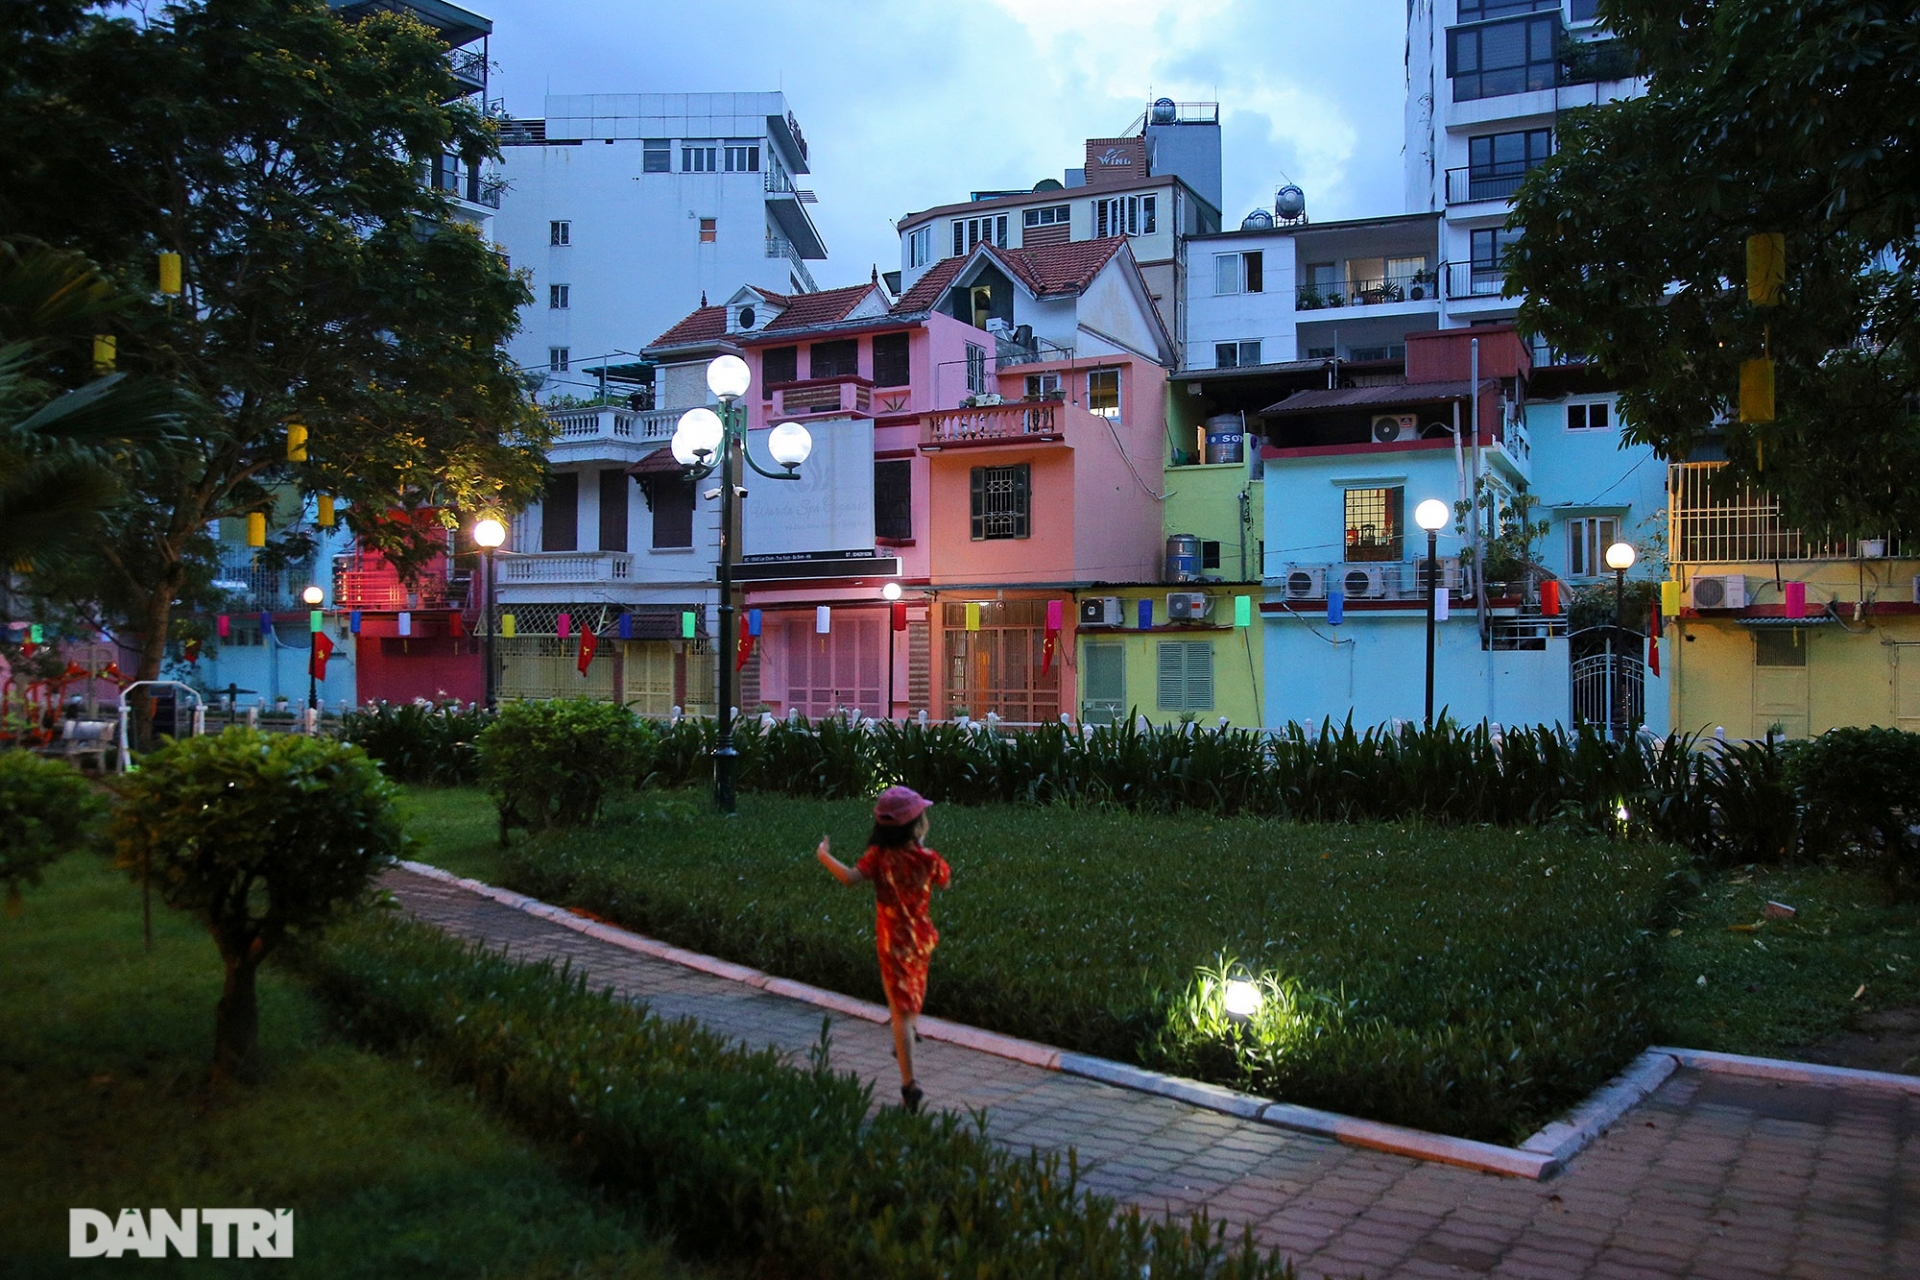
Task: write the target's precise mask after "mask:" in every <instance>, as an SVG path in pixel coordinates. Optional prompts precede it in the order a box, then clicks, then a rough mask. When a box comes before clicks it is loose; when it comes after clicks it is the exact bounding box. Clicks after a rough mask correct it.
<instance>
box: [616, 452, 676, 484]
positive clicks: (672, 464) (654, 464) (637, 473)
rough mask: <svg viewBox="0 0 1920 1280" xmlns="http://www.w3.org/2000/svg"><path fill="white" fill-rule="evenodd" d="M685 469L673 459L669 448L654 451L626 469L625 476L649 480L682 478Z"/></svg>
mask: <svg viewBox="0 0 1920 1280" xmlns="http://www.w3.org/2000/svg"><path fill="white" fill-rule="evenodd" d="M686 473H687V469H686V468H685V467H683V466H681V465H680V464H679V462H678V461H676V460H675V459H674V456H673V449H672V447H671V446H662V447H661V448H658V449H655V450H654V451H653V452H652V453H650V454H648V455H647V456H646V457H644V458H642V459H640V461H638V462H636V463H634V464H633V465H632V466H630V467H628V468H627V474H628V475H630V476H633V477H635V478H636V479H650V478H653V477H656V476H684V475H686Z"/></svg>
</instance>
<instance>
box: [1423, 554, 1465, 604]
mask: <svg viewBox="0 0 1920 1280" xmlns="http://www.w3.org/2000/svg"><path fill="white" fill-rule="evenodd" d="M1439 569H1440V575H1439V576H1440V585H1441V586H1443V587H1445V588H1446V589H1447V590H1449V591H1454V592H1458V591H1459V590H1461V582H1460V557H1458V556H1442V557H1441V558H1440V564H1439ZM1426 591H1427V558H1426V557H1425V556H1422V557H1420V558H1419V559H1418V560H1415V561H1414V562H1413V594H1414V595H1416V596H1424V595H1425V594H1426Z"/></svg>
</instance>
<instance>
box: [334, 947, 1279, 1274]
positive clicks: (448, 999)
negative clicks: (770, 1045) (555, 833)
mask: <svg viewBox="0 0 1920 1280" xmlns="http://www.w3.org/2000/svg"><path fill="white" fill-rule="evenodd" d="M311 967H312V971H313V973H314V975H315V979H316V982H317V985H318V989H319V990H320V991H321V992H322V994H323V995H324V996H325V998H326V999H327V1000H328V1001H329V1003H331V1004H333V1005H334V1007H335V1008H336V1009H337V1010H338V1011H339V1013H340V1015H341V1017H342V1018H343V1019H344V1020H345V1021H346V1023H347V1025H348V1026H349V1027H350V1029H351V1030H352V1031H353V1032H354V1033H355V1034H357V1035H359V1036H360V1037H362V1038H364V1039H367V1040H368V1041H370V1042H372V1043H375V1044H377V1045H380V1046H382V1047H385V1048H391V1049H395V1050H403V1051H404V1052H405V1053H407V1054H408V1055H410V1056H412V1057H415V1058H417V1059H420V1060H422V1061H425V1062H428V1063H430V1064H431V1065H432V1067H433V1069H434V1071H435V1072H436V1073H439V1074H443V1075H445V1076H447V1077H449V1078H451V1079H454V1080H458V1081H460V1082H462V1083H466V1084H470V1085H472V1086H473V1087H474V1088H475V1089H476V1090H477V1091H478V1092H479V1093H480V1095H481V1096H482V1097H484V1098H486V1099H488V1100H489V1101H491V1102H492V1103H493V1104H494V1105H495V1106H496V1107H497V1108H498V1109H500V1110H501V1111H504V1112H505V1113H506V1114H508V1115H510V1116H512V1117H513V1118H514V1119H516V1120H518V1121H519V1122H521V1123H522V1124H523V1125H525V1126H527V1127H528V1128H530V1129H532V1130H534V1131H537V1132H543V1133H554V1134H569V1135H572V1136H573V1143H574V1147H575V1149H576V1150H577V1151H579V1152H580V1153H581V1155H582V1156H583V1157H584V1158H585V1159H587V1160H588V1161H589V1162H590V1163H591V1165H592V1167H593V1169H594V1173H595V1177H596V1178H597V1179H598V1180H600V1181H602V1182H604V1183H606V1184H607V1185H609V1186H611V1187H614V1188H617V1189H618V1190H619V1191H621V1192H624V1193H626V1194H629V1195H631V1196H633V1197H636V1198H637V1199H638V1200H639V1201H640V1202H641V1203H642V1204H644V1205H645V1206H646V1207H647V1208H648V1209H650V1210H652V1211H654V1213H655V1214H656V1215H657V1216H658V1219H659V1220H661V1221H664V1222H671V1223H672V1224H674V1226H675V1229H676V1233H677V1234H676V1239H677V1240H678V1241H679V1243H680V1244H681V1245H683V1246H684V1247H687V1248H690V1249H693V1250H696V1251H699V1252H702V1253H709V1254H719V1255H731V1256H733V1257H736V1258H741V1259H745V1260H747V1261H748V1262H750V1263H753V1264H757V1265H758V1266H760V1267H763V1268H766V1269H767V1270H768V1271H770V1272H772V1273H776V1274H780V1273H786V1272H787V1271H789V1270H793V1271H795V1272H796V1273H804V1274H815V1275H886V1276H929V1277H931V1276H950V1275H951V1276H957V1275H965V1276H982V1277H995V1276H1010V1275H1015V1274H1019V1275H1029V1274H1043V1275H1050V1276H1082V1275H1085V1276H1114V1275H1128V1276H1135V1275H1145V1274H1147V1272H1148V1270H1149V1269H1150V1270H1151V1272H1152V1274H1153V1275H1154V1276H1155V1277H1156V1278H1157V1280H1158V1278H1163V1277H1195V1278H1198V1277H1203V1276H1204V1277H1218V1278H1220V1280H1233V1278H1236V1277H1248V1278H1252V1277H1265V1276H1275V1277H1278V1276H1288V1275H1291V1269H1290V1268H1289V1267H1287V1266H1285V1265H1284V1264H1283V1263H1281V1262H1279V1261H1278V1260H1277V1259H1274V1258H1272V1257H1271V1256H1263V1255H1261V1254H1260V1253H1259V1252H1258V1251H1257V1250H1256V1249H1255V1248H1254V1246H1253V1244H1252V1239H1251V1236H1250V1235H1249V1236H1247V1237H1245V1238H1244V1239H1243V1240H1242V1242H1241V1243H1240V1244H1239V1245H1238V1246H1237V1247H1234V1246H1230V1245H1229V1244H1228V1243H1227V1241H1226V1238H1225V1229H1224V1227H1223V1226H1220V1225H1217V1224H1212V1223H1209V1222H1208V1220H1207V1218H1206V1217H1205V1215H1204V1214H1196V1215H1193V1216H1192V1217H1191V1218H1186V1219H1176V1218H1172V1217H1169V1218H1167V1219H1165V1220H1161V1221H1151V1220H1146V1219H1143V1218H1142V1217H1141V1216H1140V1214H1139V1212H1138V1210H1134V1209H1127V1210H1124V1211H1118V1212H1117V1211H1116V1208H1117V1207H1116V1206H1115V1205H1114V1203H1113V1202H1112V1201H1110V1200H1106V1199H1103V1198H1101V1197H1098V1196H1093V1195H1090V1194H1087V1193H1085V1192H1083V1191H1082V1190H1081V1189H1080V1188H1079V1186H1078V1179H1077V1173H1076V1170H1075V1168H1074V1166H1073V1164H1072V1163H1071V1162H1068V1163H1067V1164H1066V1166H1065V1167H1064V1168H1063V1167H1062V1162H1061V1160H1060V1158H1059V1157H1058V1156H1053V1155H1042V1154H1038V1153H1034V1154H1029V1155H1027V1156H1018V1155H1014V1154H1012V1153H1010V1152H1008V1151H1006V1150H1004V1149H1002V1148H1000V1147H998V1146H995V1145H994V1144H992V1143H990V1142H989V1141H987V1138H986V1135H985V1133H984V1132H982V1131H981V1130H980V1129H979V1128H978V1127H977V1125H973V1124H968V1123H966V1122H963V1121H962V1120H960V1119H959V1118H958V1117H956V1116H953V1115H951V1114H948V1115H941V1116H916V1115H908V1114H906V1113H905V1112H903V1111H901V1110H898V1109H896V1108H888V1109H885V1110H882V1111H880V1112H878V1113H877V1114H874V1115H872V1116H871V1117H869V1115H868V1110H869V1107H870V1105H871V1101H872V1099H871V1092H870V1090H869V1089H868V1087H867V1086H865V1085H863V1084H861V1083H860V1082H859V1081H858V1080H857V1079H856V1078H855V1077H852V1076H847V1075H836V1074H834V1072H833V1071H832V1070H831V1069H830V1067H829V1064H828V1052H829V1051H828V1046H827V1044H826V1043H825V1041H824V1040H823V1042H822V1044H821V1046H820V1047H819V1049H818V1050H817V1051H816V1053H815V1054H814V1055H813V1062H812V1064H811V1066H810V1068H808V1069H805V1070H802V1069H797V1068H795V1067H792V1066H788V1065H787V1064H786V1063H785V1062H784V1061H783V1060H782V1059H781V1057H780V1055H779V1054H778V1053H777V1052H775V1051H774V1050H771V1049H768V1050H760V1051H757V1052H755V1051H749V1050H747V1049H744V1048H742V1047H740V1046H738V1045H736V1044H733V1043H731V1042H729V1041H728V1040H727V1039H726V1038H724V1037H723V1036H721V1035H719V1034H717V1033H714V1032H709V1031H706V1030H703V1029H701V1028H699V1027H697V1026H695V1025H694V1024H692V1023H689V1022H673V1023H669V1022H665V1021H662V1020H661V1019H659V1018H657V1017H651V1016H645V1017H637V1016H635V1013H634V1010H633V1008H632V1007H631V1006H630V1005H628V1004H626V1003H624V1002H622V1001H618V1000H616V999H614V998H613V996H612V994H611V993H610V992H600V993H595V992H591V991H589V990H588V989H587V986H586V984H585V982H584V980H583V979H581V978H580V977H579V976H577V975H571V974H563V973H556V972H554V971H553V970H552V969H551V968H549V967H533V966H527V965H521V964H517V963H514V962H512V961H509V960H507V959H505V958H503V957H501V956H497V955H489V954H486V953H484V952H476V951H467V950H463V949H462V948H460V947H459V946H458V945H457V944H455V943H453V942H451V941H449V940H448V939H446V938H445V937H443V936H441V935H439V934H437V933H436V932H434V931H432V930H430V929H426V928H423V927H421V926H418V925H411V924H398V923H385V922H382V923H373V922H369V923H367V924H365V925H362V926H360V927H358V928H356V929H355V930H354V931H353V933H352V935H351V937H350V938H344V939H336V940H334V941H333V942H332V943H331V945H329V946H328V947H327V948H326V949H325V950H324V951H323V952H321V953H320V954H319V955H317V956H316V957H315V958H314V960H313V963H312V966H311Z"/></svg>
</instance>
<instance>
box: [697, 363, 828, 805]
mask: <svg viewBox="0 0 1920 1280" xmlns="http://www.w3.org/2000/svg"><path fill="white" fill-rule="evenodd" d="M752 383H753V373H752V370H750V369H748V368H747V362H746V361H745V360H742V359H741V358H740V357H739V356H734V355H726V356H719V357H717V358H716V359H715V360H714V361H713V362H712V363H711V364H709V365H708V366H707V389H708V390H709V391H711V392H713V395H714V398H715V399H716V400H718V401H719V402H720V412H719V413H715V412H714V411H713V410H711V409H708V408H705V407H701V408H698V409H689V410H687V411H686V412H685V413H683V414H681V415H680V422H679V424H678V425H677V426H676V427H675V428H674V431H673V458H674V461H676V462H678V463H679V464H680V465H681V466H683V467H685V468H686V469H687V474H688V475H689V476H691V477H692V478H693V479H695V480H704V479H705V478H706V477H708V476H710V475H712V474H713V473H714V471H715V469H716V468H717V469H718V470H719V472H720V568H719V579H720V646H719V647H720V652H719V654H718V659H719V664H720V678H719V680H718V681H716V687H717V689H718V690H719V696H720V706H719V708H718V712H719V728H720V732H719V734H718V737H717V742H716V744H715V746H714V749H713V805H714V808H716V809H718V810H719V811H720V812H722V813H732V812H733V811H734V794H733V760H734V754H735V753H734V750H733V653H734V648H735V646H736V645H737V644H738V640H739V631H738V622H737V620H736V618H735V616H734V604H733V559H734V556H736V555H737V554H739V541H740V498H741V497H742V496H744V494H745V492H746V491H745V490H744V489H741V488H739V487H738V486H737V484H736V479H737V478H738V476H739V474H740V464H741V462H743V461H744V462H745V463H746V464H747V465H748V466H749V467H752V468H753V469H754V470H755V471H756V472H758V473H759V474H761V475H763V476H765V477H766V478H767V479H769V480H798V479H799V478H800V477H799V475H797V474H796V473H795V470H794V469H795V468H796V467H798V466H799V465H800V464H801V463H803V462H805V461H806V460H807V455H808V454H810V453H812V452H813V437H812V436H810V435H808V434H807V429H806V428H805V427H803V426H801V425H800V424H799V423H797V422H783V423H781V424H780V425H779V426H777V427H775V428H774V429H773V430H772V431H769V432H768V433H767V452H768V453H770V454H772V455H773V460H774V461H775V462H777V463H779V464H780V466H781V467H783V468H785V470H784V471H769V470H767V469H766V468H765V467H763V466H761V465H760V464H759V463H757V462H755V461H754V460H753V455H752V454H750V453H748V452H747V411H746V408H745V407H744V406H743V405H741V403H740V399H741V397H743V396H745V395H746V394H747V388H748V387H749V386H751V385H752Z"/></svg>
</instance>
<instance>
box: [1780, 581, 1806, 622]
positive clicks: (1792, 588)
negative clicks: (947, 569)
mask: <svg viewBox="0 0 1920 1280" xmlns="http://www.w3.org/2000/svg"><path fill="white" fill-rule="evenodd" d="M1780 598H1781V600H1782V602H1783V603H1784V607H1783V608H1782V609H1781V610H1780V612H1781V613H1783V614H1785V615H1786V616H1787V617H1789V618H1804V617H1806V616H1807V584H1806V583H1804V582H1789V583H1787V584H1786V585H1785V586H1783V587H1781V588H1780Z"/></svg>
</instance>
